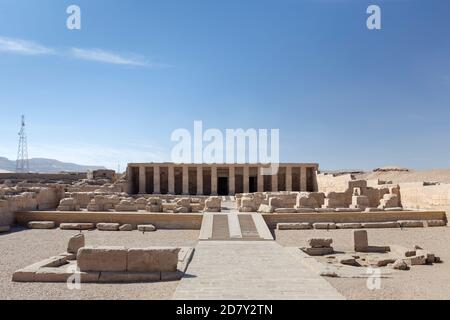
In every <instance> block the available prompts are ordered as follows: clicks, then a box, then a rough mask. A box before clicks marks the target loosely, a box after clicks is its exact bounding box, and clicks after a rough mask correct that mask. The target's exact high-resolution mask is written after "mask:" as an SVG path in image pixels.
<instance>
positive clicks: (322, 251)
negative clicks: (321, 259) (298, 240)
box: [301, 247, 334, 256]
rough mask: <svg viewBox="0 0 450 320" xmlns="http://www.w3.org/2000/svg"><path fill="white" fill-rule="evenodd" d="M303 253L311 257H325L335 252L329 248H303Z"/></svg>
mask: <svg viewBox="0 0 450 320" xmlns="http://www.w3.org/2000/svg"><path fill="white" fill-rule="evenodd" d="M301 250H302V251H303V252H305V253H306V254H308V255H310V256H324V255H327V254H333V253H334V250H333V248H332V247H328V248H301Z"/></svg>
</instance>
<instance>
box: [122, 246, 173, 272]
mask: <svg viewBox="0 0 450 320" xmlns="http://www.w3.org/2000/svg"><path fill="white" fill-rule="evenodd" d="M179 251H180V248H164V247H153V248H135V249H134V248H132V249H129V250H128V261H127V270H128V271H134V272H157V271H158V272H174V271H176V270H177V265H178V252H179Z"/></svg>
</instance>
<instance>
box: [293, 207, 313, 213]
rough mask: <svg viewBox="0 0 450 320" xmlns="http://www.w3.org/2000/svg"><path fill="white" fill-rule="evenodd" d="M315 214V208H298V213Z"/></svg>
mask: <svg viewBox="0 0 450 320" xmlns="http://www.w3.org/2000/svg"><path fill="white" fill-rule="evenodd" d="M311 212H315V210H314V209H313V208H297V213H311Z"/></svg>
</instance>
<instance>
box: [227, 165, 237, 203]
mask: <svg viewBox="0 0 450 320" xmlns="http://www.w3.org/2000/svg"><path fill="white" fill-rule="evenodd" d="M228 194H229V195H230V196H234V195H235V194H236V175H235V170H234V167H233V166H232V165H231V166H230V167H229V170H228Z"/></svg>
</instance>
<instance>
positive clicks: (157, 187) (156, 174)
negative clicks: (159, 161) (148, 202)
mask: <svg viewBox="0 0 450 320" xmlns="http://www.w3.org/2000/svg"><path fill="white" fill-rule="evenodd" d="M153 193H154V194H160V193H161V174H160V170H159V166H155V167H154V168H153Z"/></svg>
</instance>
